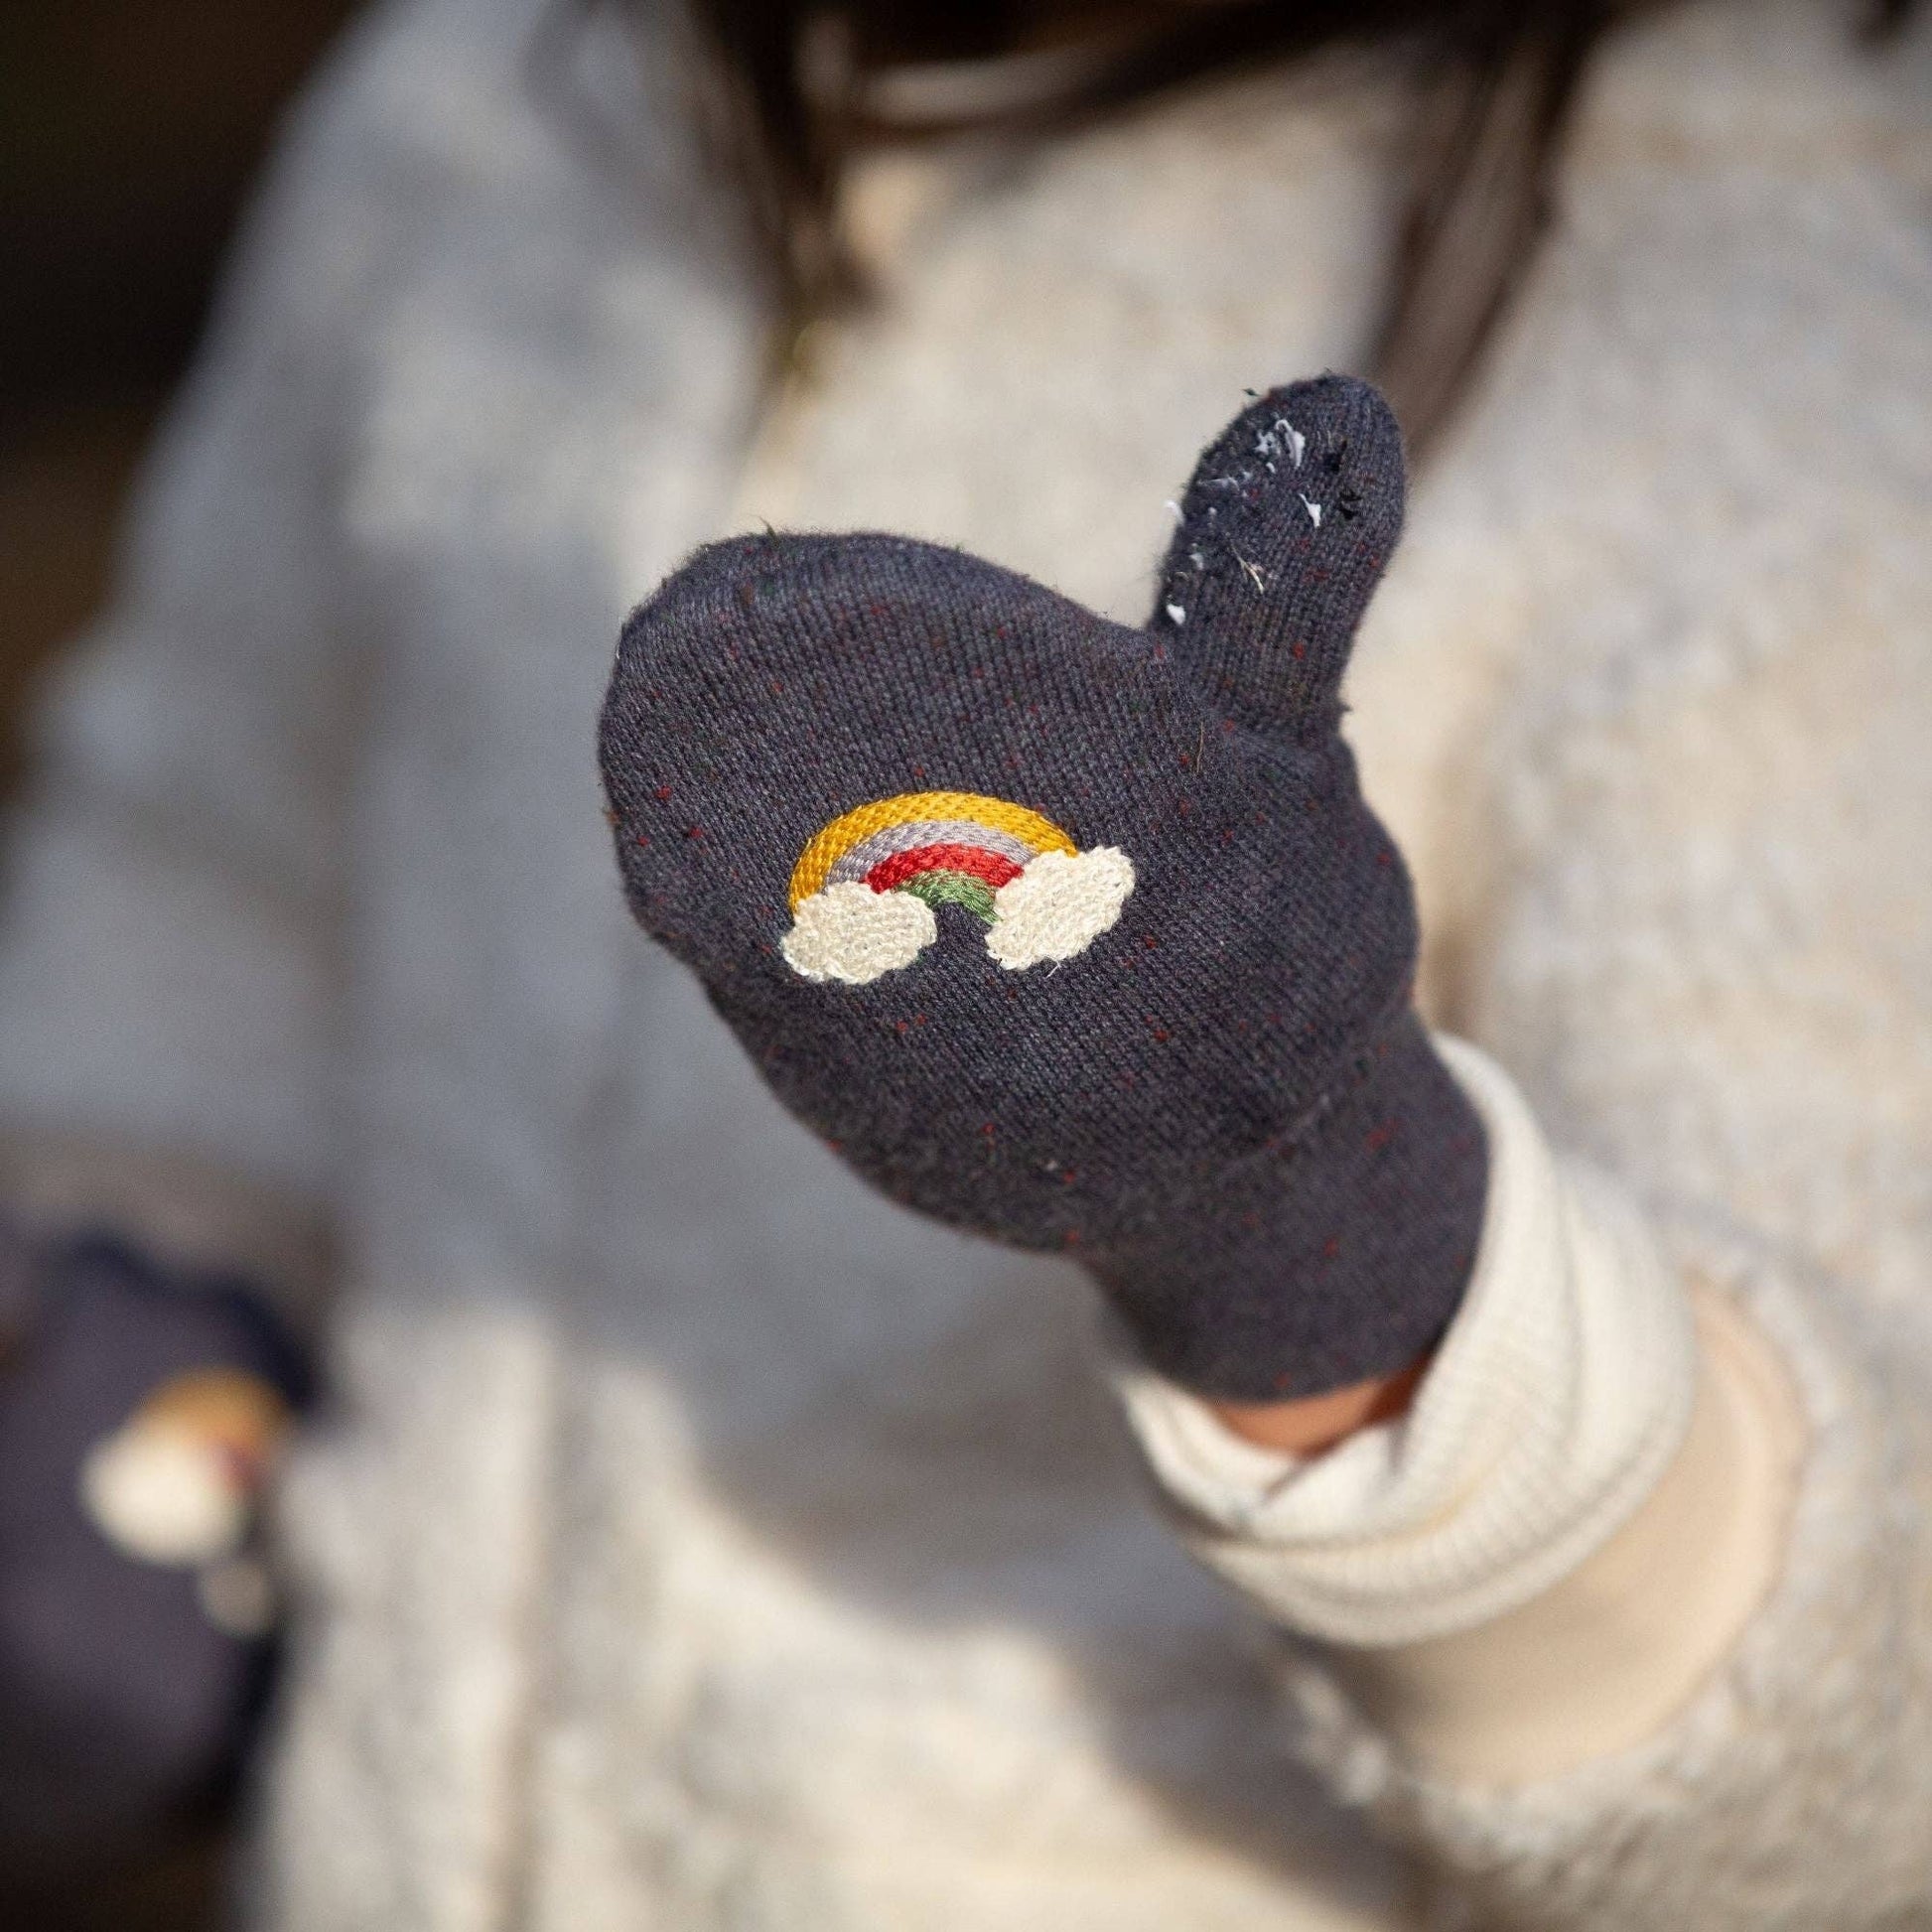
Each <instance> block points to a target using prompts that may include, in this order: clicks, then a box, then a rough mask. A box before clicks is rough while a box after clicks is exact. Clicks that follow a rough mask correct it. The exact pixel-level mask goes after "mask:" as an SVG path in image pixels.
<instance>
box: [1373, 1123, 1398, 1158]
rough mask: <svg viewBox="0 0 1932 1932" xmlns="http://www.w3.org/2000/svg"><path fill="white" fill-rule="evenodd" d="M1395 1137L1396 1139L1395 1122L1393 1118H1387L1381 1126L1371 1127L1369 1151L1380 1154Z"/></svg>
mask: <svg viewBox="0 0 1932 1932" xmlns="http://www.w3.org/2000/svg"><path fill="white" fill-rule="evenodd" d="M1394 1139H1395V1122H1394V1121H1392V1120H1385V1121H1384V1122H1383V1123H1382V1124H1381V1126H1380V1127H1371V1128H1370V1129H1369V1131H1368V1142H1367V1145H1368V1151H1369V1152H1370V1153H1371V1154H1380V1153H1381V1152H1382V1150H1383V1149H1384V1148H1385V1147H1387V1146H1388V1144H1389V1143H1390V1142H1391V1141H1392V1140H1394Z"/></svg>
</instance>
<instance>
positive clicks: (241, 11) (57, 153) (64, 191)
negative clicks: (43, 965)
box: [0, 0, 351, 1925]
mask: <svg viewBox="0 0 1932 1932" xmlns="http://www.w3.org/2000/svg"><path fill="white" fill-rule="evenodd" d="M350 11H351V5H350V0H167V3H166V4H165V5H161V6H156V5H154V4H152V0H145V3H144V0H7V4H6V5H5V6H4V7H0V263H4V264H5V269H4V272H0V612H4V613H5V620H4V629H0V785H8V786H10V785H11V784H12V782H13V781H14V779H15V778H16V777H17V775H18V770H19V746H20V738H19V726H20V712H21V705H22V701H23V698H24V695H25V692H26V689H27V686H28V683H29V681H30V679H31V677H32V675H33V672H34V670H35V668H36V667H37V666H38V665H39V664H40V663H42V662H43V661H44V660H45V658H46V656H47V654H48V653H49V652H50V651H51V650H52V649H53V648H55V647H56V646H57V645H58V644H59V643H60V642H61V641H62V640H63V639H64V638H66V637H68V636H69V635H70V634H71V633H72V631H73V629H74V627H75V626H76V625H77V624H79V623H81V622H83V621H85V619H86V618H87V616H88V615H89V613H90V612H91V611H92V610H93V609H94V607H95V605H96V604H97V603H98V602H99V599H100V597H101V594H102V591H103V590H104V588H105V584H106V578H107V572H108V569H109V567H110V562H111V555H112V545H113V538H114V532H115V529H116V526H117V522H118V517H119V510H120V505H121V501H122V498H123V495H124V493H125V491H126V487H127V483H128V481H129V478H130V476H131V474H132V471H133V467H134V464H135V461H136V459H137V458H138V456H139V454H140V452H141V449H142V446H143V444H144V443H145V441H146V439H147V436H148V434H149V432H150V430H151V429H152V427H153V423H154V419H155V416H156V413H157V411H158V410H159V408H160V407H161V405H162V403H163V402H164V401H165V400H166V398H167V395H168V392H169V390H170V388H171V387H172V386H173V384H174V383H175V381H176V380H177V378H178V377H179V376H180V373H181V370H182V366H183V364H184V363H185V361H186V360H187V357H188V355H189V353H190V351H191V349H192V348H193V346H194V343H195V339H196V335H197V333H198V331H199V330H200V328H201V324H202V320H203V317H204V315H205V313H206V311H207V300H208V295H209V291H210V288H211V285H212V282H213V278H214V275H215V272H216V269H217V267H218V265H219V262H220V259H221V253H222V249H223V246H224V244H225V242H226V240H227V237H228V234H229V232H230V230H231V228H232V226H233V223H234V220H235V216H236V214H237V213H238V211H239V209H240V207H241V205H242V202H243V199H244V197H245V195H246V193H247V190H248V186H249V183H250V181H251V179H252V177H253V175H254V172H255V169H256V167H257V165H258V163H259V162H260V160H261V157H262V154H263V151H264V149H265V147H266V146H267V143H268V141H269V139H270V136H271V134H272V132H273V128H274V123H275V117H276V115H277V114H278V112H279V111H280V110H281V108H282V107H283V105H284V104H285V103H286V101H287V99H288V97H289V95H290V94H291V93H292V92H293V91H294V89H295V87H296V86H297V84H298V83H299V82H300V80H301V78H302V76H303V74H304V73H305V72H306V71H307V69H309V68H310V67H311V66H312V65H313V63H314V62H315V60H316V57H317V56H318V54H319V53H320V52H321V51H322V49H323V48H324V46H325V45H326V44H327V43H328V41H329V40H330V38H331V37H332V35H333V34H334V33H335V32H336V30H337V29H338V28H339V27H340V26H341V24H342V22H343V21H344V19H345V17H346V16H347V15H348V13H349V12H350ZM9 1923H17V1921H9ZM120 1923H122V1924H123V1925H128V1924H131V1923H132V1921H129V1920H127V1919H122V1920H121V1921H120Z"/></svg>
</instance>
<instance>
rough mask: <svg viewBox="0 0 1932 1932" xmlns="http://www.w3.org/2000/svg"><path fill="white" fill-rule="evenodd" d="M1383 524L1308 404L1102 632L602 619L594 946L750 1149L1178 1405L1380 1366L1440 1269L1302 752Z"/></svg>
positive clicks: (1349, 635) (1411, 940) (1408, 1064)
mask: <svg viewBox="0 0 1932 1932" xmlns="http://www.w3.org/2000/svg"><path fill="white" fill-rule="evenodd" d="M1403 501H1404V476H1403V462H1402V448H1401V439H1400V435H1399V433H1398V431H1397V428H1396V425H1395V422H1394V419H1393V417H1392V416H1391V415H1390V413H1389V411H1388V408H1387V406H1386V405H1385V404H1384V403H1383V401H1382V399H1381V397H1380V396H1379V395H1377V394H1376V393H1375V391H1374V390H1373V389H1371V388H1370V387H1369V386H1368V385H1367V384H1365V383H1362V382H1358V381H1354V380H1352V379H1348V378H1344V377H1339V376H1332V375H1331V376H1324V377H1321V378H1320V379H1318V380H1315V381H1311V382H1303V383H1297V384H1294V385H1292V386H1290V387H1288V388H1285V389H1280V390H1276V391H1273V392H1271V393H1270V394H1268V395H1266V396H1263V397H1261V398H1259V399H1258V400H1257V401H1256V402H1255V403H1254V404H1253V405H1252V406H1251V407H1250V408H1248V409H1247V410H1246V411H1245V412H1244V413H1243V414H1242V415H1240V416H1239V417H1237V418H1236V420H1235V421H1234V422H1233V423H1232V424H1231V425H1230V426H1229V427H1228V429H1227V430H1226V431H1225V432H1224V433H1223V435H1222V436H1221V437H1220V438H1219V439H1218V440H1217V441H1216V442H1215V443H1214V444H1213V446H1212V447H1211V448H1210V449H1209V450H1208V451H1207V452H1206V453H1205V455H1204V456H1203V457H1202V459H1201V462H1200V464H1199V467H1198V468H1197V470H1196V471H1195V474H1194V478H1193V481H1192V483H1190V485H1189V487H1188V489H1187V493H1186V496H1185V499H1184V501H1183V502H1182V504H1181V505H1180V511H1181V514H1180V519H1179V527H1178V529H1177V530H1176V532H1175V536H1174V540H1173V547H1172V549H1171V551H1170V553H1169V556H1168V559H1167V562H1166V565H1165V567H1164V570H1163V575H1162V583H1161V588H1160V591H1159V593H1158V595H1157V597H1156V600H1155V615H1154V617H1153V619H1152V621H1151V622H1150V623H1149V624H1148V626H1147V627H1146V628H1144V629H1139V630H1135V629H1130V628H1126V627H1124V626H1122V625H1119V624H1115V623H1111V622H1108V621H1104V620H1102V619H1100V618H1097V617H1095V616H1094V615H1092V614H1091V613H1090V612H1088V611H1086V610H1084V609H1082V608H1080V607H1079V606H1077V605H1075V604H1072V603H1070V602H1069V601H1068V600H1066V599H1065V598H1063V597H1060V596H1058V595H1057V594H1056V593H1054V592H1052V591H1050V590H1047V589H1045V588H1043V587H1042V586H1040V585H1038V584H1036V583H1034V582H1031V581H1029V580H1028V579H1026V578H1023V577H1020V576H1017V575H1015V574H1014V573H1012V572H1010V571H1006V570H1002V569H999V568H997V567H996V566H994V565H992V564H989V563H986V562H983V561H981V560H980V559H978V558H975V557H970V556H966V555H963V554H961V553H959V552H957V551H953V550H949V549H944V548H941V547H938V546H935V545H932V544H927V543H920V542H915V541H912V540H910V539H906V538H900V537H894V536H886V535H874V534H861V535H850V536H818V535H771V534H766V535H761V536H755V537H745V538H739V539H735V540H732V541H730V542H725V543H719V544H714V545H711V546H709V547H708V548H705V549H703V550H700V551H699V552H698V553H697V554H696V555H695V556H694V557H693V558H692V559H691V560H690V561H689V562H688V563H687V564H686V565H685V566H684V567H683V568H682V569H680V570H679V571H677V572H676V573H675V574H674V575H673V576H672V577H670V578H669V579H668V580H667V581H666V582H665V583H664V584H663V585H662V586H661V587H660V588H659V590H658V591H657V593H656V594H655V595H654V596H653V597H652V598H651V599H650V600H649V601H648V602H647V603H645V604H644V605H643V606H641V607H640V608H639V609H638V610H637V611H635V612H634V613H633V614H632V615H631V617H630V619H629V620H628V621H627V622H626V623H625V625H624V628H623V633H622V637H621V643H620V646H619V651H618V660H617V667H616V670H615V673H614V676H613V681H612V684H611V688H610V693H609V696H608V698H607V700H606V705H605V712H604V720H603V733H602V748H601V749H602V762H603V769H604V777H605V784H606V787H607V791H608V795H609V799H610V804H611V808H612V816H613V822H614V825H615V830H616V839H617V848H618V854H619V860H620V864H621V870H622V874H623V880H624V887H625V892H626V895H627V897H628V900H629V904H630V907H631V909H632V911H633V912H634V914H635V915H636V917H637V919H638V920H639V922H640V923H641V924H642V925H643V926H644V928H645V929H646V930H647V931H648V932H650V933H651V934H653V935H654V936H655V937H656V938H658V939H659V940H661V941H662V942H663V943H664V944H665V945H667V946H668V947H669V948H670V949H671V950H672V951H673V952H674V953H675V954H677V956H678V957H679V958H681V959H682V960H684V961H685V962H686V963H687V964H688V965H689V966H691V967H692V968H693V969H694V970H695V971H696V972H697V973H698V974H699V975H700V977H701V978H702V980H703V982H704V984H705V987H706V989H707V991H708V992H709V994H710V997H711V999H712V1001H713V1002H714V1004H715V1005H716V1006H717V1008H718V1009H719V1011H720V1012H721V1013H722V1014H723V1015H724V1017H725V1018H726V1020H727V1021H729V1022H730V1024H731V1025H732V1027H733V1028H734V1029H735V1030H736V1031H737V1033H738V1035H739V1037H740V1038H741V1039H742V1040H743V1042H744V1043H745V1045H746V1047H747V1048H748V1050H749V1051H750V1052H751V1053H752V1055H753V1057H754V1058H755V1060H756V1061H757V1063H758V1065H759V1068H760V1069H761V1071H762V1072H763V1074H764V1076H765V1078H766V1079H767V1080H768V1081H769V1082H770V1084H771V1085H772V1087H773V1088H774V1089H775V1090H776V1092H777V1094H778V1096H779V1097H780V1099H782V1100H783V1102H784V1103H785V1105H786V1106H788V1107H789V1108H790V1109H791V1110H792V1111H793V1112H794V1113H795V1114H797V1115H798V1116H799V1117H800V1118H801V1119H803V1120H804V1121H805V1122H807V1123H808V1124H809V1125H810V1126H811V1127H812V1128H813V1129H814V1130H815V1131H816V1132H818V1133H819V1134H820V1135H821V1136H823V1137H824V1138H825V1140H826V1141H827V1142H828V1143H829V1144H830V1145H831V1146H832V1147H833V1148H835V1149H836V1150H837V1151H838V1152H839V1153H841V1154H842V1155H843V1156H844V1158H845V1159H846V1160H847V1161H849V1162H851V1163H852V1164H853V1166H855V1167H856V1168H857V1169H858V1170H859V1171H860V1173H863V1174H865V1175H866V1176H867V1177H868V1178H869V1179H871V1180H872V1181H874V1182H875V1183H876V1184H877V1185H879V1186H880V1187H882V1188H883V1189H884V1190H885V1191H886V1192H887V1193H889V1194H890V1195H892V1196H893V1197H894V1198H896V1199H897V1200H900V1201H903V1202H904V1203H906V1204H907V1205H909V1206H911V1207H914V1208H917V1209H920V1210H922V1211H924V1212H926V1213H929V1214H933V1215H937V1216H938V1217H940V1218H941V1219H943V1220H946V1221H949V1222H951V1223H953V1224H955V1225H957V1226H960V1227H963V1228H968V1229H971V1230H974V1231H976V1232H979V1233H982V1234H985V1235H990V1236H992V1237H994V1238H996V1239H998V1240H1002V1241H1007V1242H1011V1243H1014V1244H1016V1245H1018V1246H1021V1247H1026V1248H1035V1249H1048V1250H1057V1251H1061V1252H1064V1253H1066V1254H1068V1255H1070V1256H1071V1257H1073V1258H1074V1259H1076V1260H1078V1261H1080V1262H1081V1263H1083V1264H1084V1265H1085V1266H1086V1267H1087V1268H1088V1269H1089V1270H1090V1271H1091V1272H1092V1273H1093V1274H1094V1275H1095V1276H1096V1277H1097V1278H1098V1280H1099V1281H1100V1283H1101V1285H1102V1286H1103V1288H1104V1289H1105V1290H1106V1291H1107V1293H1108V1294H1109V1295H1110V1296H1111V1297H1112V1298H1113V1300H1114V1302H1115V1304H1116V1306H1117V1307H1118V1308H1119V1310H1120V1311H1121V1313H1122V1315H1123V1316H1124V1318H1125V1319H1126V1321H1127V1323H1128V1325H1129V1327H1130V1329H1131V1330H1132V1332H1133V1333H1134V1335H1135V1337H1136V1338H1137V1340H1138V1342H1139V1344H1140V1346H1141V1348H1142V1349H1143V1351H1144V1353H1145V1354H1146V1356H1147V1359H1148V1360H1149V1362H1150V1363H1151V1364H1152V1365H1153V1366H1154V1367H1155V1368H1157V1369H1158V1370H1160V1371H1161V1372H1162V1373H1164V1374H1166V1375H1168V1376H1171V1377H1172V1378H1173V1379H1174V1380H1176V1381H1177V1382H1180V1383H1181V1384H1183V1385H1185V1386H1187V1387H1190V1388H1193V1389H1195V1390H1198V1391H1200V1392H1202V1393H1205V1394H1210V1395H1215V1396H1222V1397H1227V1398H1232V1399H1253V1400H1265V1399H1268V1398H1271V1397H1286V1396H1293V1395H1302V1394H1309V1393H1314V1392H1318V1391H1322V1390H1326V1389H1330V1388H1335V1387H1339V1386H1342V1385H1345V1384H1347V1383H1350V1382H1354V1381H1357V1380H1360V1379H1362V1378H1364V1377H1367V1376H1371V1375H1378V1374H1383V1373H1388V1372H1391V1371H1393V1370H1395V1369H1397V1368H1400V1367H1402V1366H1403V1365H1405V1364H1407V1363H1409V1362H1411V1361H1413V1360H1414V1359H1415V1358H1416V1357H1417V1356H1418V1355H1419V1354H1420V1353H1421V1352H1422V1351H1423V1350H1424V1349H1425V1348H1427V1347H1428V1346H1429V1344H1430V1343H1431V1342H1432V1341H1433V1340H1434V1339H1435V1338H1436V1336H1438V1335H1439V1334H1440V1333H1441V1332H1442V1330H1443V1329H1444V1327H1445V1326H1446V1325H1447V1323H1448V1321H1449V1317H1450V1315H1451V1314H1452V1312H1453V1311H1454V1309H1455V1306H1456V1303H1457V1300H1458V1298H1459V1296H1460V1294H1461V1291H1462V1287H1463V1284H1464V1281H1465V1280H1466V1278H1467V1275H1468V1271H1469V1267H1470V1263H1471V1260H1472V1257H1473V1254H1474V1251H1475V1246H1476V1238H1477V1232H1478V1227H1479V1222H1480V1218H1481V1209H1482V1200H1483V1190H1484V1184H1485V1161H1486V1157H1485V1150H1484V1146H1483V1140H1482V1132H1481V1129H1480V1126H1479V1125H1478V1123H1477V1120H1476V1118H1475V1116H1474V1114H1473V1112H1472V1110H1471V1109H1470V1107H1469V1105H1468V1104H1467V1102H1466V1101H1465V1100H1464V1099H1463V1097H1462V1095H1461V1093H1460V1092H1459V1090H1458V1089H1457V1088H1456V1087H1455V1085H1454V1083H1453V1082H1452V1081H1451V1079H1450V1078H1449V1073H1448V1072H1447V1070H1446V1069H1445V1067H1444V1066H1443V1064H1442V1062H1441V1061H1440V1060H1439V1059H1438V1057H1437V1055H1436V1053H1435V1052H1434V1050H1433V1049H1432V1047H1431V1046H1430V1044H1429V1041H1428V1039H1427V1037H1426V1035H1425V1034H1424V1032H1423V1029H1422V1027H1421V1025H1420V1024H1419V1022H1418V1021H1417V1019H1416V1017H1415V1014H1414V1012H1413V1008H1412V1004H1411V977H1412V973H1413V969H1414V964H1415V957H1416V945H1417V933H1416V920H1415V910H1414V901H1413V897H1412V895H1411V892H1410V887H1409V881H1408V878H1407V875H1406V873H1405V871H1404V868H1403V866H1402V863H1401V860H1400V858H1399V856H1398V855H1397V853H1396V851H1395V849H1394V846H1393V845H1392V843H1391V841H1390V840H1389V838H1388V835H1387V834H1386V832H1385V831H1384V830H1383V828H1382V827H1381V825H1380V824H1379V823H1378V822H1377V820H1376V819H1375V817H1374V816H1373V815H1372V814H1371V813H1370V811H1369V810H1368V809H1367V807H1366V806H1365V805H1364V803H1363V802H1362V798H1361V795H1360V792H1359V789H1358V787H1357V784H1356V777H1355V767H1354V761H1353V759H1352V757H1351V756H1350V754H1349V751H1348V748H1347V747H1346V745H1344V743H1343V742H1342V739H1341V737H1340V735H1339V721H1340V715H1341V706H1340V702H1339V696H1338V691H1339V685H1340V681H1341V675H1342V671H1343V668H1344V665H1345V663H1346V660H1347V656H1348V651H1349V648H1350V644H1351V642H1352V639H1353V635H1354V631H1355V627H1356V624H1357V622H1358V621H1359V619H1360V617H1361V614H1362V612H1363V609H1364V608H1365V606H1366V605H1367V602H1368V599H1369V597H1370V595H1371V593H1372V592H1373V590H1374V587H1375V584H1376V582H1377V580H1378V579H1379V577H1380V575H1381V573H1382V569H1383V566H1384V564H1385V563H1386V561H1387V558H1388V556H1389V554H1390V551H1391V549H1392V548H1393V546H1394V543H1395V541H1396V538H1397V535H1398V533H1399V531H1400V528H1401V521H1402V512H1403ZM866 807H876V808H877V809H876V810H872V811H867V810H864V809H862V808H866ZM841 821H843V823H841ZM907 825H909V826H911V827H913V828H914V829H913V830H912V831H911V832H909V833H906V832H902V831H901V830H900V829H899V828H901V827H903V826H907ZM1041 828H1043V829H1041ZM921 840H923V841H924V843H923V844H921V843H920V841H921ZM841 864H844V865H845V866H846V868H847V873H848V876H845V877H843V878H842V877H841V876H840V866H841ZM828 882H829V883H828ZM850 922H857V923H856V924H854V923H850ZM855 935H856V936H855Z"/></svg>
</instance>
